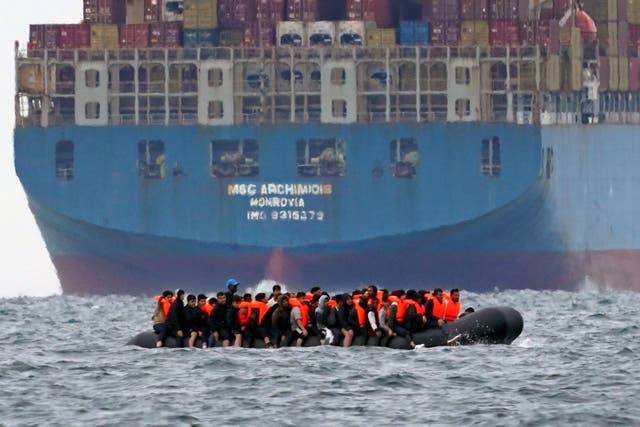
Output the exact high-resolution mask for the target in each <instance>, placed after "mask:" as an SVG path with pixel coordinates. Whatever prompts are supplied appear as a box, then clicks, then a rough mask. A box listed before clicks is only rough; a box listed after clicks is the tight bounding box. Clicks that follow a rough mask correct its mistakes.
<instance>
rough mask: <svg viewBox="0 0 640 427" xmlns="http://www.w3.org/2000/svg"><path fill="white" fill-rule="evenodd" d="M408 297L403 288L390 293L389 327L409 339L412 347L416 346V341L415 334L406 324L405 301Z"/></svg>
mask: <svg viewBox="0 0 640 427" xmlns="http://www.w3.org/2000/svg"><path fill="white" fill-rule="evenodd" d="M406 297H407V296H406V294H405V292H404V291H403V290H402V289H397V290H395V291H393V292H391V295H389V301H390V302H391V304H390V307H389V327H390V328H391V330H392V331H393V332H395V333H396V335H398V336H400V337H403V338H406V339H408V340H409V345H410V346H411V348H415V346H416V343H415V341H414V340H413V334H412V333H411V331H409V330H408V329H407V328H406V327H405V324H404V315H405V312H406V305H405V303H404V301H405V299H406Z"/></svg>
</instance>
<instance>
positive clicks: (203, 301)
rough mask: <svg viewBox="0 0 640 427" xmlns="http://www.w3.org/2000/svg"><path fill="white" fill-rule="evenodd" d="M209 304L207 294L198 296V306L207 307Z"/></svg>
mask: <svg viewBox="0 0 640 427" xmlns="http://www.w3.org/2000/svg"><path fill="white" fill-rule="evenodd" d="M206 303H207V296H206V295H205V294H199V295H198V305H205V304H206Z"/></svg>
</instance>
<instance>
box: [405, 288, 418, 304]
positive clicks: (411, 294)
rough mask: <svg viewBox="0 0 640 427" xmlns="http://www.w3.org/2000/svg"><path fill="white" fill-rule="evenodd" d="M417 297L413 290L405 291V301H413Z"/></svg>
mask: <svg viewBox="0 0 640 427" xmlns="http://www.w3.org/2000/svg"><path fill="white" fill-rule="evenodd" d="M417 295H418V293H417V292H416V291H415V289H409V290H408V291H407V299H408V300H412V301H415V299H416V296H417Z"/></svg>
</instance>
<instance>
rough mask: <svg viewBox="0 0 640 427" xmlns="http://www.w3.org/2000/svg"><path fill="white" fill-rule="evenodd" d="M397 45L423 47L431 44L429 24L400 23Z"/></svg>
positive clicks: (416, 22)
mask: <svg viewBox="0 0 640 427" xmlns="http://www.w3.org/2000/svg"><path fill="white" fill-rule="evenodd" d="M398 43H399V44H400V45H403V46H424V45H427V44H429V43H431V24H429V23H428V22H422V21H400V25H399V26H398Z"/></svg>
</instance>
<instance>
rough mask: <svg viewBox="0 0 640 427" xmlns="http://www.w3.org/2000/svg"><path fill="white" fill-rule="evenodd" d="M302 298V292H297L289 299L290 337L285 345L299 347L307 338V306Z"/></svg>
mask: <svg viewBox="0 0 640 427" xmlns="http://www.w3.org/2000/svg"><path fill="white" fill-rule="evenodd" d="M304 297H305V294H304V292H299V293H298V294H297V295H296V296H295V297H291V298H289V305H290V306H291V314H290V321H291V335H290V338H289V340H288V342H287V345H291V344H292V343H295V345H296V347H301V346H302V344H303V343H304V340H305V339H306V338H307V337H308V336H309V331H308V330H307V326H308V317H309V306H307V305H306V301H305V299H304Z"/></svg>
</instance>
